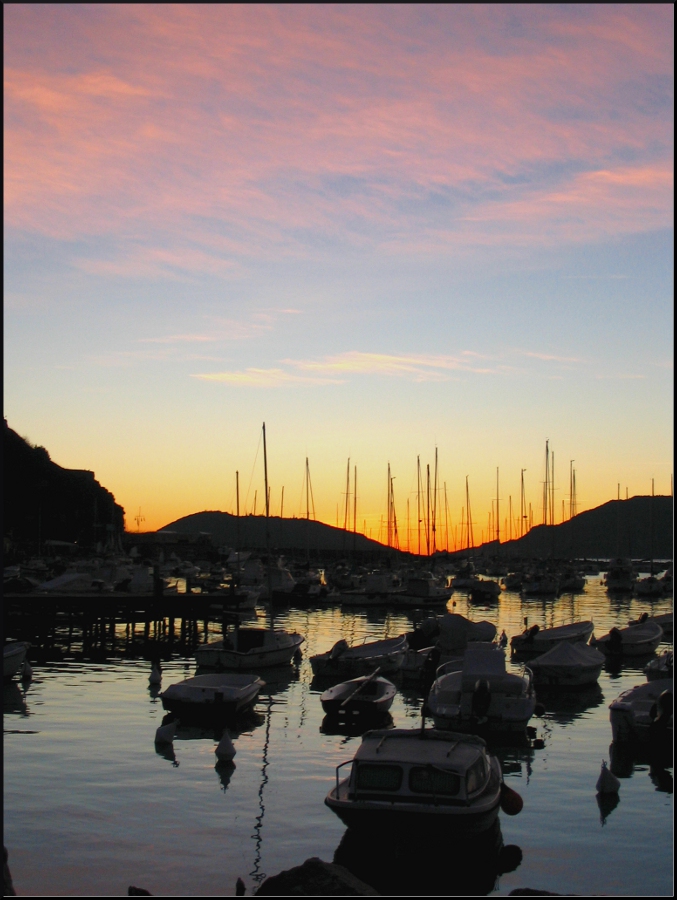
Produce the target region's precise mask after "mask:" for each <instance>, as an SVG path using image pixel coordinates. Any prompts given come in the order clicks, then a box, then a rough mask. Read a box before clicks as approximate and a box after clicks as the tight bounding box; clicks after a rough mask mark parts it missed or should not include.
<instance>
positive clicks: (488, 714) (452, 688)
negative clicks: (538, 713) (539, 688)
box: [427, 646, 536, 733]
mask: <svg viewBox="0 0 677 900" xmlns="http://www.w3.org/2000/svg"><path fill="white" fill-rule="evenodd" d="M450 669H454V671H449V670H450ZM438 673H439V674H438V677H437V678H436V679H435V681H434V683H433V685H432V687H431V689H430V693H429V695H428V700H427V706H428V709H429V711H430V715H431V716H432V717H433V720H434V722H435V726H436V727H437V728H443V729H445V728H451V729H454V730H456V731H478V730H479V731H481V732H482V733H501V732H524V731H525V729H526V726H527V723H528V722H529V719H530V718H531V717H532V716H533V714H534V711H535V709H536V695H535V693H534V689H533V685H532V674H531V671H530V669H527V668H525V669H524V674H522V675H516V674H512V673H510V672H507V671H506V668H505V653H504V651H503V650H502V649H501V648H499V647H489V648H487V647H486V646H484V647H472V646H470V647H468V649H467V650H466V651H465V653H464V655H463V657H462V658H461V659H460V660H458V661H457V663H456V664H454V662H450V663H446V664H445V665H444V666H443V667H441V669H438Z"/></svg>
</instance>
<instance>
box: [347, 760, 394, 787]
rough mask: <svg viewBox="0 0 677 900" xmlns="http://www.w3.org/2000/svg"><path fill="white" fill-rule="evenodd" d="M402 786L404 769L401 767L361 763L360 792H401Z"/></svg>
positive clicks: (359, 770)
mask: <svg viewBox="0 0 677 900" xmlns="http://www.w3.org/2000/svg"><path fill="white" fill-rule="evenodd" d="M401 786H402V769H401V768H400V767H399V766H389V765H374V764H372V763H368V764H365V763H361V764H360V765H359V766H358V767H357V780H356V788H357V790H358V791H399V789H400V787H401Z"/></svg>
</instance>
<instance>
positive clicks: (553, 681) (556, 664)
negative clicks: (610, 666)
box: [529, 641, 605, 688]
mask: <svg viewBox="0 0 677 900" xmlns="http://www.w3.org/2000/svg"><path fill="white" fill-rule="evenodd" d="M604 660H605V657H604V654H603V653H600V652H599V650H595V648H594V647H588V645H587V644H583V643H578V644H569V643H567V642H566V641H564V642H562V643H559V644H556V645H555V646H554V647H553V648H552V649H551V650H548V651H547V653H544V654H543V655H542V656H538V657H537V658H536V659H532V660H531V662H530V663H529V668H530V669H531V671H532V672H533V673H534V684H535V685H536V686H539V685H542V686H544V687H545V686H547V687H566V688H570V687H582V686H583V685H586V684H594V683H595V682H596V681H597V679H598V678H599V676H600V672H601V671H602V667H603V666H604Z"/></svg>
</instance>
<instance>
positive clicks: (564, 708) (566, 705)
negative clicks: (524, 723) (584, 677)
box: [538, 684, 604, 725]
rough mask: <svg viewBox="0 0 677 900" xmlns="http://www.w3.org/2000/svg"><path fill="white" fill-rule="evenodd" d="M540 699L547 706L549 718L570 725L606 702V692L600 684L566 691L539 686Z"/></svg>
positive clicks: (559, 723) (560, 723)
mask: <svg viewBox="0 0 677 900" xmlns="http://www.w3.org/2000/svg"><path fill="white" fill-rule="evenodd" d="M538 700H539V702H540V703H542V704H543V706H544V707H545V711H546V714H547V716H548V718H550V719H551V720H552V721H554V722H557V724H558V725H569V724H571V723H572V722H575V721H576V719H580V718H581V717H582V716H583V715H584V714H585V713H586V712H589V711H590V710H592V709H595V708H596V707H598V706H600V705H601V704H602V703H603V702H604V693H603V692H602V688H601V687H600V686H599V684H593V685H588V686H586V687H582V688H577V689H574V690H564V691H563V690H561V689H559V688H547V687H539V688H538Z"/></svg>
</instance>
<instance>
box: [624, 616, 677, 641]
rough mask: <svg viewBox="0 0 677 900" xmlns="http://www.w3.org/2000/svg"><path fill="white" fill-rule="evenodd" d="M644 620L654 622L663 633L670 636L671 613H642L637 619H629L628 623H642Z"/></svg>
mask: <svg viewBox="0 0 677 900" xmlns="http://www.w3.org/2000/svg"><path fill="white" fill-rule="evenodd" d="M645 622H655V623H656V625H660V626H661V628H662V629H663V634H665V635H666V636H667V637H672V613H671V612H669V613H662V614H661V615H660V616H650V615H648V613H642V615H641V616H640V617H639V619H631V621H630V622H628V625H643V624H644V623H645Z"/></svg>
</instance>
